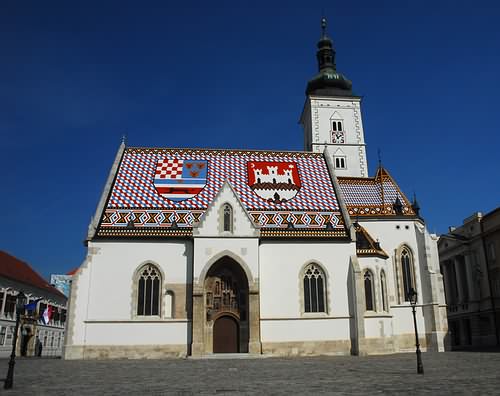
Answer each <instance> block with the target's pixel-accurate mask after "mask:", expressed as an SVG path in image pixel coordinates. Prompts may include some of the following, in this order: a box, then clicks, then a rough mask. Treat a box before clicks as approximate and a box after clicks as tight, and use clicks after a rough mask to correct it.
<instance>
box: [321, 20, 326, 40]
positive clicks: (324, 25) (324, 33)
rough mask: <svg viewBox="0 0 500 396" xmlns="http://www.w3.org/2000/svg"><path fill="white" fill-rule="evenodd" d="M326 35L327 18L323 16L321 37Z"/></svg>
mask: <svg viewBox="0 0 500 396" xmlns="http://www.w3.org/2000/svg"><path fill="white" fill-rule="evenodd" d="M324 37H326V18H325V17H322V18H321V38H324Z"/></svg>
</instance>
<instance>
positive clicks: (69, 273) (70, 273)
mask: <svg viewBox="0 0 500 396" xmlns="http://www.w3.org/2000/svg"><path fill="white" fill-rule="evenodd" d="M79 268H80V267H76V268H73V269H72V270H71V271H68V272H67V273H66V275H75V274H76V271H78V269H79Z"/></svg>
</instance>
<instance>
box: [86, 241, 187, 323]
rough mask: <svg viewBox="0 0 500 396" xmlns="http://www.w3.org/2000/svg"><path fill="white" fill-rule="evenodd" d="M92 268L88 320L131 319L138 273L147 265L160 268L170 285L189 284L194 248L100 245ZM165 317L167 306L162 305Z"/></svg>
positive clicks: (176, 244)
mask: <svg viewBox="0 0 500 396" xmlns="http://www.w3.org/2000/svg"><path fill="white" fill-rule="evenodd" d="M93 246H94V247H95V248H98V249H100V250H99V253H98V254H97V255H96V256H94V258H93V260H92V268H91V281H90V287H91V289H90V296H89V301H88V314H87V319H88V320H96V319H101V320H102V319H106V320H112V319H115V320H117V319H120V320H124V319H130V318H131V317H132V308H131V307H132V290H133V279H134V275H135V272H136V271H137V270H138V269H139V267H141V266H142V265H143V264H145V263H148V262H150V263H154V264H156V265H157V266H158V267H159V268H160V270H161V271H162V275H163V292H164V294H165V291H166V284H168V283H177V284H178V283H182V284H186V283H188V266H189V262H188V259H189V258H190V254H191V253H190V246H189V245H188V243H186V242H184V241H179V242H164V241H162V242H157V243H156V242H112V243H110V242H100V243H93ZM162 311H163V312H162V317H164V316H165V304H162Z"/></svg>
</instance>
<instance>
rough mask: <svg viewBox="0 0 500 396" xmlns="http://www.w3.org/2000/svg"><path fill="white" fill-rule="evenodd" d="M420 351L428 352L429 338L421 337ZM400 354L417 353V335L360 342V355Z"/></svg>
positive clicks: (376, 338) (366, 339)
mask: <svg viewBox="0 0 500 396" xmlns="http://www.w3.org/2000/svg"><path fill="white" fill-rule="evenodd" d="M419 340H420V349H421V350H422V351H423V352H425V351H426V350H427V345H428V342H427V337H425V338H423V337H419ZM400 352H415V334H400V335H395V336H392V337H373V338H363V339H361V340H360V342H359V355H361V356H364V355H384V354H391V353H400Z"/></svg>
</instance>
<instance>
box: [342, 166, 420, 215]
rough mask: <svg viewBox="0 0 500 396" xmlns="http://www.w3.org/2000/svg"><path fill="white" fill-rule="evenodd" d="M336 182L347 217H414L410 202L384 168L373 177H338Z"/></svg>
mask: <svg viewBox="0 0 500 396" xmlns="http://www.w3.org/2000/svg"><path fill="white" fill-rule="evenodd" d="M338 182H339V185H340V189H341V191H342V195H343V196H344V201H345V204H346V206H347V210H348V212H349V215H351V216H353V217H356V216H416V213H415V211H414V210H413V208H412V206H411V204H410V202H409V201H408V199H407V198H406V197H405V195H404V194H403V193H402V192H401V190H400V189H399V187H398V185H397V184H396V182H395V181H394V179H393V178H392V177H391V175H390V174H389V173H388V172H387V171H386V170H385V169H384V168H379V169H378V170H377V174H376V175H375V177H338ZM398 203H400V204H401V208H400V210H399V208H398Z"/></svg>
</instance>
